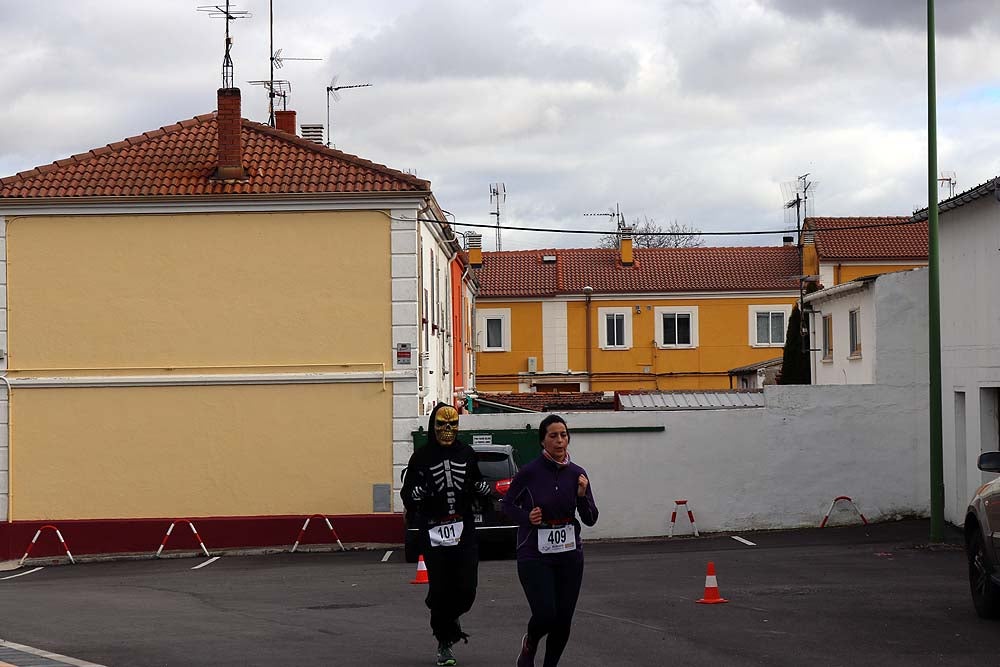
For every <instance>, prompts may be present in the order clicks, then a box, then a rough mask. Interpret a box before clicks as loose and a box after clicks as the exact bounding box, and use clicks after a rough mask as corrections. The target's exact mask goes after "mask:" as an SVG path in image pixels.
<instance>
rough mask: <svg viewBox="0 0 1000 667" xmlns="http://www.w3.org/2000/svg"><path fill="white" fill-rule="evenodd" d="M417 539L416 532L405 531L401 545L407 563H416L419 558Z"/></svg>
mask: <svg viewBox="0 0 1000 667" xmlns="http://www.w3.org/2000/svg"><path fill="white" fill-rule="evenodd" d="M419 537H420V535H419V533H417V532H416V531H411V530H408V531H406V541H405V543H404V544H403V551H404V553H405V554H406V562H407V563H416V562H417V560H419V558H420V545H419V544H418V538H419Z"/></svg>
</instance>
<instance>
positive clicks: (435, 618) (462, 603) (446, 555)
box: [424, 542, 479, 643]
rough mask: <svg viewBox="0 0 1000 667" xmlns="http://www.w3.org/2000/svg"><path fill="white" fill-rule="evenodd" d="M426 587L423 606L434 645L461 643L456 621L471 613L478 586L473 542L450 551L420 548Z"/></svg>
mask: <svg viewBox="0 0 1000 667" xmlns="http://www.w3.org/2000/svg"><path fill="white" fill-rule="evenodd" d="M424 564H426V565H427V578H428V579H430V584H429V585H428V587H427V588H428V590H427V599H426V600H425V603H426V604H427V607H428V608H429V609H430V610H431V630H432V631H433V632H434V636H435V637H437V639H438V641H443V642H451V643H454V642H457V641H458V640H459V639H462V628H461V626H460V625H459V624H458V617H459V616H461V615H462V614H464V613H465V612H467V611H469V610H470V609H472V603H473V602H475V600H476V586H477V584H478V583H479V548H478V545H477V544H476V543H475V542H469V543H466V544H457V545H455V546H453V547H431V546H430V545H429V544H427V545H426V547H425V548H424Z"/></svg>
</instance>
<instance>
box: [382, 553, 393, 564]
mask: <svg viewBox="0 0 1000 667" xmlns="http://www.w3.org/2000/svg"><path fill="white" fill-rule="evenodd" d="M391 555H392V551H391V550H390V551H386V552H385V555H384V556H382V562H383V563H384V562H386V561H387V560H389V556H391Z"/></svg>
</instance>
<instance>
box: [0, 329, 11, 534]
mask: <svg viewBox="0 0 1000 667" xmlns="http://www.w3.org/2000/svg"><path fill="white" fill-rule="evenodd" d="M8 348H9V345H8ZM8 351H9V350H8ZM0 381H3V383H4V384H5V385H7V523H8V524H10V523H14V482H13V476H12V475H11V473H12V472H13V468H14V466H13V465H12V464H13V463H14V457H13V455H12V452H13V443H12V442H11V440H10V436H11V428H10V423H11V415H12V414H13V411H12V410H11V409H10V395H11V393H12V392H11V386H10V380H8V379H7V377H6V376H4V375H0Z"/></svg>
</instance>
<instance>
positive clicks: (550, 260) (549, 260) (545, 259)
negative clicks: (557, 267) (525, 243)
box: [542, 255, 556, 264]
mask: <svg viewBox="0 0 1000 667" xmlns="http://www.w3.org/2000/svg"><path fill="white" fill-rule="evenodd" d="M555 263H556V256H555V255H542V264H555Z"/></svg>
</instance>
